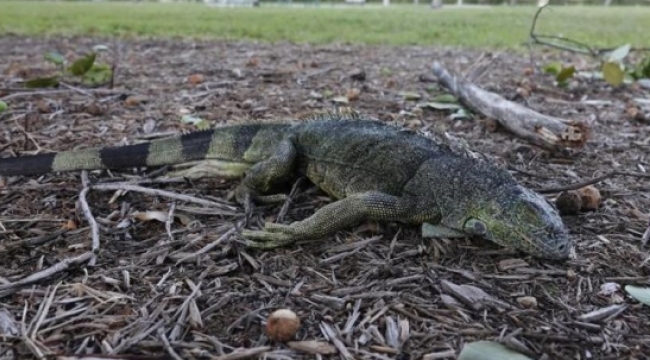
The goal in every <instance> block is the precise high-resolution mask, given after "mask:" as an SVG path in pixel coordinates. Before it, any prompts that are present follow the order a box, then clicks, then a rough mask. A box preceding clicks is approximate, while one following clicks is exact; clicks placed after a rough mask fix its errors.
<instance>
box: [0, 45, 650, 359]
mask: <svg viewBox="0 0 650 360" xmlns="http://www.w3.org/2000/svg"><path fill="white" fill-rule="evenodd" d="M104 43H105V44H107V45H108V46H109V47H114V46H115V45H117V44H118V43H116V42H114V40H106V39H92V38H61V37H53V38H30V37H19V36H4V37H1V38H0V74H2V75H0V98H3V97H4V99H5V101H6V102H7V103H9V105H10V110H9V111H7V112H5V113H3V114H0V124H1V127H0V151H2V154H1V155H2V156H3V157H7V156H16V155H17V154H20V155H25V154H30V153H35V152H37V151H40V152H47V151H55V150H66V149H74V148H85V147H88V146H93V145H103V144H110V145H119V144H125V143H132V142H136V141H142V140H143V139H147V138H152V137H154V136H157V135H166V134H169V133H176V132H180V131H188V130H192V129H193V128H194V125H192V124H189V123H183V122H182V121H181V117H182V115H183V114H186V113H191V114H194V115H195V116H198V117H201V118H203V119H205V120H207V121H209V123H210V124H211V125H216V124H221V123H238V122H242V121H246V120H251V119H254V120H257V121H266V120H271V119H274V118H278V117H281V118H288V117H294V116H298V115H301V114H306V113H309V112H312V111H315V110H319V109H327V108H331V107H332V106H333V105H334V104H333V103H332V101H331V99H332V98H335V97H337V96H346V95H350V97H351V98H352V101H350V103H349V104H348V105H349V106H351V107H353V108H355V109H357V110H359V111H360V112H363V113H366V114H369V115H371V116H375V117H378V118H379V119H381V120H384V121H387V122H393V123H395V124H398V125H401V126H406V127H412V128H419V129H424V130H428V131H431V132H434V133H438V134H441V133H442V132H444V131H446V132H448V133H449V134H451V135H453V136H455V137H457V138H460V139H463V140H466V141H467V143H468V144H469V145H470V147H471V148H472V149H474V150H477V151H481V152H485V153H488V154H491V155H494V156H496V157H498V158H500V159H501V160H502V161H503V162H506V163H507V164H508V165H509V166H510V167H511V168H512V169H515V170H513V173H514V175H515V176H516V177H517V178H518V179H519V180H520V181H521V182H522V183H523V184H525V185H527V186H530V187H532V188H534V189H540V188H548V187H553V186H561V185H568V184H572V183H577V182H580V181H584V180H587V179H589V178H591V177H594V176H598V175H602V174H604V173H607V172H610V171H612V170H620V171H633V172H644V171H645V168H647V167H648V165H649V162H650V161H649V159H648V154H649V153H650V136H649V134H650V125H649V124H647V123H643V122H640V121H638V120H635V119H631V118H630V117H629V116H628V114H627V113H626V110H627V109H628V104H629V103H630V101H631V100H632V99H634V98H646V99H647V98H648V96H649V92H648V91H647V90H643V89H640V88H637V87H634V86H632V87H626V88H623V89H611V88H610V87H608V86H606V85H604V83H602V82H601V81H598V80H593V81H592V80H575V81H573V82H572V83H571V84H570V85H569V87H568V88H564V89H561V88H557V87H555V86H554V85H553V83H552V78H551V77H549V76H546V75H542V74H539V73H535V72H531V71H530V70H531V64H530V59H529V58H528V57H527V56H521V55H520V54H499V57H498V59H497V60H496V61H495V62H494V66H493V68H491V69H490V71H489V72H488V74H487V75H486V76H485V77H484V78H482V79H481V82H480V85H481V86H483V87H484V88H486V89H487V90H491V91H494V92H497V93H499V94H501V95H502V96H505V97H507V98H510V99H514V100H515V101H518V102H524V101H525V103H526V104H527V105H528V106H530V107H532V108H533V109H535V110H537V111H539V112H542V113H546V114H550V115H554V116H558V117H564V118H572V119H578V120H583V121H585V122H586V123H587V124H588V125H589V126H590V127H591V129H592V138H591V140H590V141H589V143H588V144H587V145H586V146H585V148H584V149H583V150H582V151H581V152H580V154H579V155H577V156H576V157H574V158H570V159H562V158H558V157H554V156H551V155H549V154H548V153H547V152H545V151H542V150H540V149H538V148H535V147H533V146H530V145H528V144H527V143H525V142H524V141H522V140H520V139H517V138H515V137H514V136H512V135H511V134H509V133H507V132H505V131H503V130H501V129H499V128H498V127H495V126H494V123H493V122H491V121H489V120H486V119H482V118H480V117H477V118H476V119H474V120H466V119H458V120H452V119H451V118H450V117H449V113H448V112H444V111H439V110H433V109H426V108H425V109H422V108H418V107H417V104H418V103H422V102H426V101H431V100H433V99H434V98H435V97H436V96H438V95H440V94H443V93H444V91H443V90H442V89H441V88H440V87H439V86H437V85H436V83H435V82H433V81H431V79H430V73H429V68H430V65H431V63H432V62H433V61H434V60H436V59H437V60H439V61H441V62H442V63H443V64H445V66H446V67H447V68H449V69H450V70H454V71H458V70H464V69H466V68H468V67H469V66H470V65H471V64H472V62H473V61H474V60H475V59H477V58H478V56H479V53H478V52H474V51H465V50H458V49H441V48H434V47H401V48H390V47H371V46H356V45H355V46H349V45H330V46H307V45H293V44H274V45H270V44H257V43H252V42H219V41H213V42H191V41H187V40H173V41H172V40H156V41H154V40H132V41H122V42H119V48H120V52H119V53H120V60H119V62H118V73H117V78H116V82H115V88H114V89H111V90H107V89H105V88H102V89H85V88H84V89H82V90H79V89H78V88H66V87H61V88H59V89H57V90H43V91H40V90H39V91H34V92H31V93H30V94H26V93H25V92H26V90H24V89H21V87H22V85H21V83H20V82H21V81H22V76H24V75H25V74H29V73H30V71H32V72H34V73H38V72H39V71H42V69H45V68H47V67H49V66H51V65H47V64H46V63H45V62H44V61H43V60H42V59H43V53H44V52H45V51H47V50H57V51H59V52H61V53H62V54H74V53H76V54H78V55H80V54H82V53H83V52H85V51H89V50H90V49H91V48H92V46H94V45H96V44H104ZM557 58H561V59H563V60H564V61H574V60H575V63H576V64H578V65H579V66H583V67H585V66H587V65H589V64H585V63H584V61H583V60H578V59H575V58H573V57H572V56H571V55H570V54H558V53H554V52H541V51H540V52H538V53H536V54H535V55H534V59H535V60H536V61H538V63H539V64H541V65H543V64H544V63H546V62H547V61H550V60H551V59H557ZM111 59H112V57H111V56H110V54H102V55H101V56H100V60H101V61H107V62H109V63H110V62H111V61H112V60H111ZM591 65H593V64H591ZM29 68H33V69H32V70H30V69H29ZM359 70H361V71H363V73H365V76H361V73H360V72H359ZM193 75H200V76H193ZM351 75H356V76H352V77H351ZM353 78H354V79H353ZM355 79H356V80H355ZM351 89H357V90H358V92H357V91H355V90H351ZM522 89H523V90H522ZM401 92H413V93H417V94H418V95H419V96H420V97H421V98H420V99H419V100H410V99H405V96H403V94H401ZM522 94H523V95H525V96H524V97H521V95H522ZM130 96H138V97H141V98H139V99H140V100H144V101H134V100H133V99H134V98H132V99H131V100H129V101H127V100H126V99H128V98H129V97H130ZM583 100H599V101H600V102H598V103H596V104H594V103H588V102H585V101H583ZM127 103H128V104H127ZM129 105H130V106H129ZM152 171H153V170H152V169H148V170H147V171H146V172H144V173H145V174H151V173H152ZM140 173H143V171H139V172H137V173H136V172H133V171H130V172H121V173H118V172H92V173H91V174H90V181H92V182H112V181H118V180H122V181H123V180H128V179H140V177H137V176H136V175H138V174H140ZM6 180H7V181H8V183H7V184H6V186H5V187H4V188H3V189H1V190H0V236H1V239H0V249H1V250H2V251H1V252H0V295H1V296H2V299H1V300H0V301H1V302H2V306H1V307H0V313H1V315H2V316H0V319H2V320H1V322H2V324H3V326H0V329H2V332H3V333H4V334H5V335H6V336H4V337H0V348H2V349H3V351H11V352H13V354H14V356H16V357H14V358H20V359H32V358H37V357H38V355H40V354H45V355H47V354H67V355H71V354H77V355H83V354H100V353H102V354H119V355H120V356H122V357H118V356H115V357H114V358H121V359H127V358H129V357H126V354H133V355H140V356H142V357H132V358H133V359H135V358H137V359H154V358H170V359H171V358H175V359H179V358H183V359H217V358H219V359H221V358H224V359H238V358H244V357H262V356H267V357H268V358H274V359H281V358H282V359H288V358H293V359H296V358H310V357H313V356H314V355H309V354H308V353H306V352H305V351H304V350H301V349H303V348H304V347H305V346H306V345H305V344H302V347H299V346H298V345H296V344H292V346H288V345H287V344H281V343H277V342H273V341H271V340H269V339H268V337H267V336H266V335H265V334H264V322H265V321H266V317H267V316H268V315H269V314H270V313H271V312H272V311H273V310H275V309H278V308H289V309H292V310H293V311H295V312H296V313H297V314H298V316H299V317H300V319H301V327H300V330H299V332H298V334H297V336H296V339H297V340H305V341H306V340H317V341H322V342H326V343H328V344H330V345H329V346H325V345H322V344H321V345H322V346H321V347H320V348H319V349H324V350H321V351H324V352H328V351H332V350H333V349H335V350H334V353H335V354H334V355H327V354H325V355H323V356H324V357H327V358H337V357H340V355H339V354H340V351H341V349H342V348H346V349H347V352H348V353H349V354H351V355H349V356H353V357H355V358H368V359H371V358H379V359H386V358H393V359H419V358H423V356H424V357H425V358H426V359H442V358H454V356H455V354H458V352H459V351H460V349H461V348H462V347H463V345H464V344H465V343H468V342H473V341H477V340H498V341H502V342H504V343H506V344H508V345H510V346H515V347H517V348H518V349H524V350H526V351H527V352H528V354H530V355H531V357H532V358H536V359H541V358H545V359H648V358H650V356H649V355H648V354H650V345H649V344H650V335H649V334H650V309H649V308H648V307H647V306H645V305H641V304H639V302H638V301H636V300H634V299H633V298H631V297H629V296H628V295H627V294H626V293H625V291H624V290H623V287H624V286H625V285H628V284H636V285H642V286H643V285H647V284H648V282H649V279H650V273H649V270H648V264H647V262H646V260H647V258H648V251H647V247H644V246H643V245H642V244H641V235H642V234H643V232H644V231H645V229H646V227H647V225H648V213H650V198H649V196H648V194H649V190H650V184H649V182H648V179H647V178H639V177H631V176H613V177H610V178H607V179H605V180H603V181H601V182H599V183H598V184H596V187H597V188H598V189H599V190H600V191H601V193H602V195H603V198H604V201H603V203H602V205H601V206H600V208H599V209H598V210H596V211H592V212H585V213H581V214H579V215H576V216H566V217H564V219H565V221H566V224H567V226H569V228H570V230H571V234H572V236H573V237H574V238H575V243H576V246H575V258H574V259H572V260H570V261H567V262H552V261H545V260H539V259H535V258H531V257H529V256H526V255H524V254H521V253H516V252H513V251H511V250H508V249H503V248H500V247H498V246H496V245H493V244H489V243H482V242H480V241H476V240H462V241H461V240H457V241H451V240H429V239H425V240H422V239H421V237H420V235H419V231H418V229H417V228H414V227H407V226H401V225H398V224H383V223H381V224H378V223H366V224H363V225H360V226H358V227H356V228H354V229H349V231H345V232H340V233H339V234H337V236H335V237H331V238H329V239H326V240H323V241H319V242H313V243H308V244H298V245H294V246H289V247H287V248H283V249H278V250H273V251H256V250H249V249H244V248H243V247H242V246H241V244H240V243H239V242H237V241H235V240H236V239H237V236H236V235H233V236H226V237H222V236H223V235H224V234H225V233H226V232H228V230H229V229H230V227H231V226H232V224H233V223H237V224H240V223H241V222H242V219H243V209H241V208H240V207H238V206H237V207H236V211H235V212H234V214H227V213H224V212H220V211H217V210H214V209H213V210H210V211H211V212H212V213H209V212H208V213H201V212H200V211H198V210H197V208H200V205H196V204H191V203H185V202H183V201H176V202H175V203H176V204H175V208H174V209H173V210H174V212H175V213H177V214H181V215H183V216H182V217H180V218H178V219H177V221H175V222H174V223H172V224H171V225H170V227H169V229H166V224H165V223H164V222H159V221H146V222H143V221H140V220H138V219H135V218H133V216H132V215H133V213H134V212H135V211H140V212H143V211H160V212H161V213H162V214H163V215H166V214H167V213H168V212H169V211H170V206H172V200H170V199H169V198H166V197H162V196H153V195H150V194H143V193H140V192H137V191H129V192H123V193H120V194H115V193H114V192H112V191H90V192H89V193H88V194H87V195H86V197H87V202H88V204H89V205H90V210H91V211H92V213H93V215H94V216H95V218H96V220H97V223H98V226H99V229H100V235H101V237H100V240H101V241H100V247H99V251H98V253H97V256H96V259H95V264H94V266H88V257H83V258H81V259H77V260H78V261H70V260H71V259H74V258H75V257H78V256H85V255H84V254H87V252H88V251H89V250H90V249H91V231H90V227H89V225H88V222H87V221H86V219H85V218H84V215H83V212H82V207H81V206H80V203H79V196H80V190H81V189H82V180H81V177H80V174H79V173H67V174H48V175H46V176H41V177H32V178H16V179H6ZM236 184H237V182H236V181H223V180H219V179H216V180H215V179H211V180H207V179H206V180H200V181H192V182H190V181H185V182H179V183H164V182H160V181H159V182H156V180H155V178H154V179H152V180H151V182H150V183H141V185H142V186H144V187H148V188H154V189H164V190H167V191H172V192H175V193H179V194H185V195H192V196H196V197H200V198H204V199H210V200H214V201H219V202H222V203H226V202H227V201H226V199H227V196H228V194H229V192H230V191H231V190H232V189H233V188H234V186H236ZM556 195H557V193H555V194H549V198H550V199H553V197H554V196H556ZM328 201H329V200H328V198H327V197H325V196H324V195H323V194H322V193H320V192H318V191H315V189H313V188H312V187H311V186H310V184H308V183H303V184H302V185H301V186H299V187H297V191H296V194H295V196H294V198H293V202H292V204H291V206H290V207H289V208H288V211H287V212H286V214H285V215H284V217H283V219H282V221H283V222H285V223H288V222H291V221H293V220H298V219H302V218H304V217H306V216H308V215H309V214H311V213H312V212H313V211H314V209H315V208H317V207H321V206H323V205H324V204H325V203H327V202H328ZM233 206H234V205H233ZM280 210H281V206H280V205H278V206H258V207H256V210H255V213H254V215H253V219H251V224H250V225H249V226H250V227H258V226H259V225H260V224H262V223H263V221H264V220H265V219H266V220H269V219H274V218H275V217H276V216H277V214H278V213H279V212H280ZM204 212H205V211H204ZM206 246H208V247H209V248H207V249H205V248H204V247H206ZM202 249H203V250H202ZM62 265H65V266H62ZM41 271H45V273H41V274H40V275H41V276H42V278H41V279H40V280H38V281H36V282H32V281H29V280H30V279H29V278H28V277H29V276H32V275H33V274H36V273H39V272H41ZM23 279H26V280H24V282H21V280H23ZM612 283H614V284H618V285H619V286H620V288H619V287H617V286H616V285H612ZM12 284H13V285H12ZM20 284H23V285H20ZM603 285H604V288H606V289H613V291H610V292H603V291H601V287H603ZM463 291H469V292H471V293H472V294H473V295H472V296H468V297H467V298H466V299H465V300H467V299H477V298H476V296H479V295H480V296H479V297H489V298H490V299H488V300H489V301H485V302H481V303H480V304H479V303H467V302H463V295H462V294H463ZM477 294H479V295H477ZM531 297H532V298H534V299H532V298H531ZM535 304H536V306H534V305H535ZM611 305H621V307H620V308H615V309H614V311H613V312H609V313H608V314H607V315H606V316H595V317H594V316H589V317H587V318H582V317H581V316H582V315H584V314H588V313H590V312H592V311H595V310H599V309H603V308H606V307H608V306H611ZM7 317H8V318H13V319H14V320H15V321H16V322H17V323H16V324H15V328H14V329H13V331H12V330H11V327H9V326H8V325H7V324H8V322H7V320H6V318H7ZM325 334H329V335H328V336H327V337H326V336H325ZM332 334H335V335H334V336H335V339H338V341H334V339H333V338H332ZM307 345H309V344H307ZM334 345H336V346H337V347H332V346H334ZM233 351H235V353H234V354H233V355H231V356H230V357H228V356H224V354H229V353H232V352H233ZM8 358H11V357H8Z"/></svg>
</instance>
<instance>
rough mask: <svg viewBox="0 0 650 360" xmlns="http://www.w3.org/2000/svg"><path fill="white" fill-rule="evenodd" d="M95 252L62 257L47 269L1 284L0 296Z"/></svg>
mask: <svg viewBox="0 0 650 360" xmlns="http://www.w3.org/2000/svg"><path fill="white" fill-rule="evenodd" d="M94 255H95V254H94V253H93V252H92V251H88V252H85V253H83V254H81V255H78V256H75V257H73V258H68V259H63V260H61V261H60V262H58V263H56V264H54V265H52V266H51V267H49V268H47V269H43V270H41V271H39V272H36V273H33V274H31V275H29V276H27V277H24V278H22V279H20V280H18V281H15V282H12V283H7V284H2V285H0V298H1V297H4V296H7V295H11V294H12V293H13V292H14V291H15V290H17V289H18V288H20V287H23V286H27V285H32V284H34V283H37V282H39V281H41V280H45V279H47V278H49V277H51V276H53V275H55V274H58V273H60V272H63V271H65V270H67V269H68V268H69V267H70V266H71V265H79V264H82V263H84V262H86V261H88V260H90V259H91V258H92V257H93V256H94Z"/></svg>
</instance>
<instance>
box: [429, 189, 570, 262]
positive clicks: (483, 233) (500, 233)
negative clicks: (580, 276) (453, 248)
mask: <svg viewBox="0 0 650 360" xmlns="http://www.w3.org/2000/svg"><path fill="white" fill-rule="evenodd" d="M495 190H496V189H495ZM474 196H475V197H477V198H476V199H472V198H471V196H470V197H469V198H468V199H465V201H464V203H465V204H464V205H465V206H464V207H465V209H464V211H461V212H456V216H452V217H448V218H446V219H443V221H442V224H441V225H444V226H448V227H451V228H455V229H458V230H461V231H462V232H464V233H466V234H470V235H476V236H478V237H482V238H485V239H488V240H491V241H493V242H495V243H497V244H499V245H501V246H504V247H510V248H516V249H519V250H522V251H524V252H526V253H529V254H531V255H533V256H537V257H541V258H547V259H566V258H567V257H568V255H569V251H570V249H571V247H572V245H573V244H572V240H571V239H570V237H569V234H568V231H567V229H566V227H565V226H564V223H563V222H562V219H561V218H560V215H559V213H558V211H557V210H556V208H555V207H554V206H553V205H551V204H550V203H549V202H548V201H547V200H546V199H545V198H544V197H543V196H542V195H540V194H538V193H536V192H534V191H532V190H529V189H526V188H524V187H522V186H519V185H515V186H506V187H505V189H499V190H496V191H495V192H494V193H492V194H491V195H490V197H489V198H488V199H486V198H485V196H484V194H482V193H481V192H479V193H475V194H474ZM445 222H448V223H447V224H445Z"/></svg>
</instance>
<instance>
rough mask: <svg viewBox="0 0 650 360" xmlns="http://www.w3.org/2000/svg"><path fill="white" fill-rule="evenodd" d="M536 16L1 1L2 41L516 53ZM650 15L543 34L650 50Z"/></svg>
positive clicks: (556, 22) (576, 22) (593, 11)
mask: <svg viewBox="0 0 650 360" xmlns="http://www.w3.org/2000/svg"><path fill="white" fill-rule="evenodd" d="M535 10H536V8H535V7H532V6H526V7H516V8H513V7H501V6H499V7H490V8H487V7H480V8H478V7H475V8H454V7H451V6H450V7H447V8H445V9H443V10H438V11H434V10H431V9H430V8H429V7H428V6H426V5H421V6H391V7H390V8H388V9H387V8H384V7H381V6H366V7H358V6H353V7H350V8H346V9H342V8H341V7H336V8H335V7H332V6H329V5H323V6H321V7H279V6H268V7H266V6H262V7H260V8H216V7H208V6H205V5H203V4H200V3H172V4H169V3H162V4H161V3H108V2H103V3H93V2H41V1H0V34H2V33H7V32H12V33H19V34H68V35H69V34H75V35H78V34H82V35H111V36H112V35H120V36H156V37H158V36H160V37H170V36H183V37H187V36H189V37H196V38H221V39H256V40H262V41H271V42H275V41H291V42H307V43H329V42H350V43H367V44H390V45H409V44H419V45H454V46H466V47H487V48H516V47H518V46H520V45H521V44H522V43H523V42H524V41H526V39H527V36H528V31H529V27H530V21H531V19H532V16H533V14H534V12H535ZM648 19H650V7H610V8H603V7H577V6H576V7H563V6H556V7H552V8H549V9H546V10H545V12H544V14H542V16H541V18H540V26H539V30H540V31H541V32H544V33H547V34H553V35H564V36H570V37H571V38H574V39H576V40H580V41H582V42H586V43H589V44H591V45H594V46H617V45H622V44H624V43H628V42H633V45H635V46H650V37H649V36H647V34H649V33H650V21H648Z"/></svg>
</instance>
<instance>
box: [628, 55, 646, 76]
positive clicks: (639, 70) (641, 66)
mask: <svg viewBox="0 0 650 360" xmlns="http://www.w3.org/2000/svg"><path fill="white" fill-rule="evenodd" d="M631 75H632V77H633V78H634V79H635V80H638V79H644V78H650V56H648V57H646V58H644V59H642V60H641V61H640V62H639V63H638V64H637V66H636V67H635V68H634V71H633V72H632V74H631Z"/></svg>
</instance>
